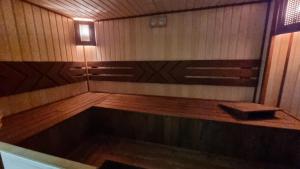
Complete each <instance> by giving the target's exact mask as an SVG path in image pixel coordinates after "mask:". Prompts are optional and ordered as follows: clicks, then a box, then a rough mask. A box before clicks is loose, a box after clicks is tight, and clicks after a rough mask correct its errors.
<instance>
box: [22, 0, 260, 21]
mask: <svg viewBox="0 0 300 169" xmlns="http://www.w3.org/2000/svg"><path fill="white" fill-rule="evenodd" d="M24 1H27V2H30V3H33V4H36V5H38V6H41V7H44V8H48V9H50V10H52V11H55V12H58V13H61V14H64V15H66V16H69V17H71V18H75V17H80V18H90V19H95V20H103V19H111V18H122V17H130V16H141V15H148V14H155V13H163V12H170V11H181V10H189V9H197V8H207V7H214V6H223V5H230V4H240V3H251V2H261V1H266V0H24Z"/></svg>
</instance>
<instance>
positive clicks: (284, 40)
mask: <svg viewBox="0 0 300 169" xmlns="http://www.w3.org/2000/svg"><path fill="white" fill-rule="evenodd" d="M290 38H291V35H290V34H284V35H278V36H275V37H273V39H272V44H271V45H272V47H271V49H270V50H271V51H270V55H269V63H268V65H267V68H266V71H268V77H267V80H266V81H267V83H266V84H265V85H266V86H265V87H264V88H265V89H266V91H265V97H264V104H267V105H271V106H276V105H277V102H278V100H279V95H280V93H279V92H280V86H281V82H282V78H283V70H284V65H285V64H284V63H285V61H286V58H287V51H288V45H289V40H290Z"/></svg>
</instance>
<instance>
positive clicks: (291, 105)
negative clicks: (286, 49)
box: [280, 32, 300, 118]
mask: <svg viewBox="0 0 300 169" xmlns="http://www.w3.org/2000/svg"><path fill="white" fill-rule="evenodd" d="M299 46H300V32H297V33H294V34H293V39H292V44H291V51H290V56H289V60H288V67H287V72H286V77H285V81H284V86H283V91H282V98H281V102H280V106H281V107H282V108H284V109H285V110H287V111H289V112H291V113H292V114H294V115H296V116H298V117H299V118H300V105H299V102H300V57H299V56H300V48H299Z"/></svg>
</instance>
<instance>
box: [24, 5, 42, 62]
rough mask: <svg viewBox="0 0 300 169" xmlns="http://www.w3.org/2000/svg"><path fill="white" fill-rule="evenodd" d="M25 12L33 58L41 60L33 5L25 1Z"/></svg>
mask: <svg viewBox="0 0 300 169" xmlns="http://www.w3.org/2000/svg"><path fill="white" fill-rule="evenodd" d="M23 8H24V13H25V21H26V27H27V31H28V37H29V43H30V46H31V53H32V57H31V58H32V60H33V61H39V60H40V48H39V45H38V39H37V34H36V28H35V23H34V17H33V13H32V6H31V5H30V4H27V3H23Z"/></svg>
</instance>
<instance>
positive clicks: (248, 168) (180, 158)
mask: <svg viewBox="0 0 300 169" xmlns="http://www.w3.org/2000/svg"><path fill="white" fill-rule="evenodd" d="M67 158H69V159H72V160H74V161H79V162H82V163H86V164H89V165H94V166H101V165H103V163H104V162H105V161H106V160H112V161H116V162H120V163H124V164H129V165H134V166H138V167H143V168H147V169H157V168H159V169H171V168H177V169H199V168H205V169H225V168H226V169H237V168H243V169H255V168H262V169H268V168H270V169H271V168H272V169H294V168H295V167H287V166H284V165H278V164H272V163H269V162H261V161H260V162H258V161H254V160H248V161H246V160H243V159H238V158H235V157H229V156H224V155H221V154H214V153H207V152H201V151H195V150H191V149H184V148H178V147H174V146H168V145H161V144H154V143H150V142H143V141H140V140H133V139H126V138H120V137H111V136H101V135H99V136H97V137H95V138H90V139H87V140H86V141H85V142H83V143H82V144H81V145H79V146H77V147H76V149H75V150H74V151H73V152H72V153H70V155H69V156H68V157H67Z"/></svg>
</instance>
